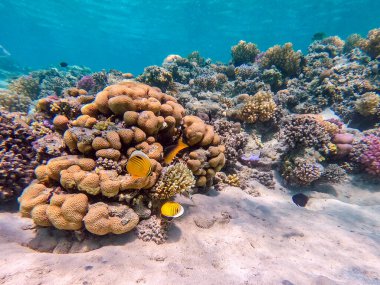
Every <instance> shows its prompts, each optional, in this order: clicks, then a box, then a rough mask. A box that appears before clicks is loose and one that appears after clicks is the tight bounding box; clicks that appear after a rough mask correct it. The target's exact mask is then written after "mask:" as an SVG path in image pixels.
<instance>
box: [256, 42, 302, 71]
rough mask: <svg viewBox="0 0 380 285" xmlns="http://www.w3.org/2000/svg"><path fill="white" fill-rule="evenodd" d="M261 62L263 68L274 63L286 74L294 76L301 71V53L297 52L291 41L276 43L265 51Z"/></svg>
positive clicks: (269, 66)
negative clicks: (282, 43) (283, 43)
mask: <svg viewBox="0 0 380 285" xmlns="http://www.w3.org/2000/svg"><path fill="white" fill-rule="evenodd" d="M260 64H261V66H262V67H263V68H271V67H272V66H273V65H274V66H275V67H276V68H277V69H278V70H280V71H281V73H282V74H283V75H284V76H289V77H294V76H296V75H298V74H299V73H300V72H301V53H300V52H295V51H294V50H293V45H292V44H291V43H286V44H285V45H284V46H282V47H281V46H279V45H276V46H274V47H272V48H270V49H268V50H267V51H266V52H265V53H264V55H263V56H262V57H261V59H260Z"/></svg>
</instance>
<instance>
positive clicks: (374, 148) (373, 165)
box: [360, 134, 380, 175]
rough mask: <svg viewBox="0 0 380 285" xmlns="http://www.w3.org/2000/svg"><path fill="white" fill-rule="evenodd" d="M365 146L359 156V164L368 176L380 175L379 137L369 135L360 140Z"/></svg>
mask: <svg viewBox="0 0 380 285" xmlns="http://www.w3.org/2000/svg"><path fill="white" fill-rule="evenodd" d="M362 142H363V143H364V144H365V145H367V147H366V148H365V150H364V152H363V154H362V155H361V156H360V162H361V163H362V164H363V166H364V167H365V169H366V171H367V172H368V173H370V174H373V175H376V174H380V137H379V136H376V135H373V134H370V135H368V136H365V137H364V138H363V139H362Z"/></svg>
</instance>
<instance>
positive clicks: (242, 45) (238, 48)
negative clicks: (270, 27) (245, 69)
mask: <svg viewBox="0 0 380 285" xmlns="http://www.w3.org/2000/svg"><path fill="white" fill-rule="evenodd" d="M259 53H260V51H259V49H258V48H257V46H256V45H255V44H253V43H247V42H245V41H240V42H239V43H238V44H237V45H235V46H233V47H232V48H231V55H232V62H233V64H234V65H235V66H238V65H242V64H244V63H252V62H254V61H255V58H256V56H257V55H258V54H259Z"/></svg>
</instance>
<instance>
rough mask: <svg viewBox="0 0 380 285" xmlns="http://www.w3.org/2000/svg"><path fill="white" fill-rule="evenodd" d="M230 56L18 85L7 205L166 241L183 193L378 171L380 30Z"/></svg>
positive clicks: (13, 88) (252, 48) (241, 48)
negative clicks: (217, 60)
mask: <svg viewBox="0 0 380 285" xmlns="http://www.w3.org/2000/svg"><path fill="white" fill-rule="evenodd" d="M231 55H232V59H231V61H230V63H229V64H222V63H213V62H212V61H211V60H209V59H204V58H203V57H201V55H200V54H199V53H198V52H193V53H191V54H190V55H189V56H188V57H181V56H179V55H170V56H168V57H167V58H166V59H165V60H164V62H163V64H162V66H149V67H147V68H145V70H144V72H143V73H142V74H141V75H140V76H138V77H136V78H134V77H133V75H132V74H130V73H122V72H119V71H115V70H112V71H109V72H106V71H101V72H97V73H91V71H90V70H89V69H86V68H80V67H77V66H71V65H68V66H65V68H64V69H62V68H61V69H56V68H52V69H49V70H40V71H33V72H31V73H29V74H27V75H23V76H21V77H18V78H17V79H15V80H13V81H12V82H11V83H10V84H9V86H8V89H2V90H1V91H0V107H1V109H0V139H1V150H0V154H1V155H0V202H1V203H6V202H7V201H11V200H16V199H18V202H19V204H20V213H21V215H22V216H23V217H28V218H31V219H33V221H34V223H35V224H36V225H37V226H38V227H54V228H56V229H59V230H66V231H73V232H74V231H75V232H78V231H81V232H85V233H87V234H88V235H91V234H93V235H100V236H101V235H106V234H124V233H126V232H129V231H131V230H133V229H135V232H136V233H137V236H138V237H139V238H141V239H142V240H144V241H154V242H156V243H163V242H165V240H166V239H167V230H168V228H169V227H170V224H171V223H173V219H174V218H176V217H178V216H179V215H181V214H182V213H183V208H182V207H181V205H179V204H176V203H174V202H173V200H174V198H175V197H176V196H178V195H183V196H185V197H187V198H190V199H191V195H192V194H194V193H197V192H200V193H204V192H207V190H208V189H210V188H212V187H215V188H216V189H217V190H222V189H223V188H224V187H225V186H227V185H231V186H236V187H240V188H243V189H244V188H246V187H248V184H249V181H256V182H258V183H261V184H263V185H265V186H266V187H268V188H274V185H275V181H274V173H275V172H277V173H279V174H280V176H281V181H279V183H281V184H282V185H283V186H284V187H287V186H289V187H290V186H291V187H296V188H297V187H298V188H297V189H298V190H299V192H302V190H303V189H306V188H305V187H308V186H310V185H317V184H318V183H340V182H342V181H343V180H344V179H346V177H347V175H350V174H352V173H358V174H361V175H370V176H373V177H374V176H377V175H379V174H380V129H379V118H380V95H379V92H380V81H379V78H380V77H379V72H380V70H379V60H378V59H379V57H380V29H374V30H371V31H369V33H368V36H367V37H366V38H362V37H361V36H359V35H356V34H355V35H351V36H350V37H348V38H347V39H346V41H344V40H342V39H340V38H339V37H336V36H334V37H326V36H324V35H323V36H322V35H318V36H315V41H313V42H312V43H311V45H310V46H309V48H308V51H307V53H306V54H302V53H301V52H299V51H295V50H294V49H293V46H292V44H291V43H285V44H284V45H276V46H274V47H272V48H269V49H268V50H266V51H260V50H259V48H258V47H257V46H256V45H255V44H253V43H248V42H245V41H240V42H239V43H238V44H237V45H235V46H233V47H232V49H231ZM326 110H329V112H324V111H326ZM327 113H329V114H332V115H330V116H326V114H327ZM189 201H190V200H189ZM190 202H191V201H190ZM167 203H168V204H167ZM299 204H302V205H304V204H306V203H301V202H300V203H299ZM164 210H165V213H166V214H165V215H163V214H162V213H163V212H162V211H164ZM174 222H175V221H174Z"/></svg>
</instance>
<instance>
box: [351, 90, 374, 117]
mask: <svg viewBox="0 0 380 285" xmlns="http://www.w3.org/2000/svg"><path fill="white" fill-rule="evenodd" d="M379 107H380V96H379V95H378V94H376V93H375V92H367V93H364V94H363V95H362V96H361V97H360V98H359V99H357V100H356V101H355V108H356V111H358V112H359V113H360V114H361V115H363V116H366V117H367V116H372V115H375V114H376V113H378V112H379Z"/></svg>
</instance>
